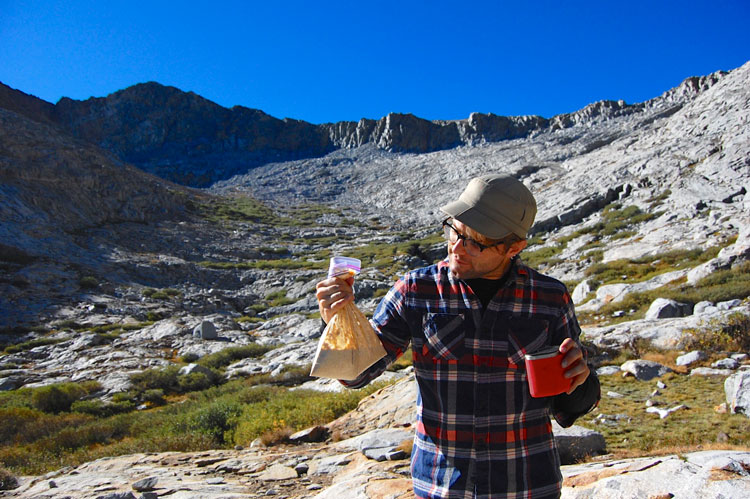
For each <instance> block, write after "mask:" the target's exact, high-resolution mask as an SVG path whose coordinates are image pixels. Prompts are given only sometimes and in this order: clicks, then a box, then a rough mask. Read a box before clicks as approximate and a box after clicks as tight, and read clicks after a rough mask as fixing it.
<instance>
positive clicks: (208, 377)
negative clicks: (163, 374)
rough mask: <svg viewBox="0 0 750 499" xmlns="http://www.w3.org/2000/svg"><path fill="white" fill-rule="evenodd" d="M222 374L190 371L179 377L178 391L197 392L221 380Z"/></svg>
mask: <svg viewBox="0 0 750 499" xmlns="http://www.w3.org/2000/svg"><path fill="white" fill-rule="evenodd" d="M220 379H221V376H220V375H215V374H206V373H190V374H183V375H182V376H178V377H177V389H176V391H177V392H178V393H187V392H195V391H198V390H205V389H207V388H211V387H212V386H214V385H216V384H218V383H219V382H220Z"/></svg>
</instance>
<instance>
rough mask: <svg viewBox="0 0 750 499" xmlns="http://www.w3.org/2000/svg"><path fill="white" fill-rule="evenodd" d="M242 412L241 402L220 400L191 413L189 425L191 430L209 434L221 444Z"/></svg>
mask: <svg viewBox="0 0 750 499" xmlns="http://www.w3.org/2000/svg"><path fill="white" fill-rule="evenodd" d="M240 413H241V408H240V405H239V404H237V403H228V402H226V401H218V402H215V403H212V404H210V405H209V406H208V407H205V408H202V409H200V410H199V411H197V412H196V413H194V414H193V415H191V417H190V420H189V426H190V429H191V430H193V431H197V432H198V433H202V434H205V435H208V436H210V437H211V438H212V439H213V440H214V441H215V442H216V443H217V444H219V445H221V444H223V443H225V433H226V432H227V431H228V430H230V428H231V427H232V424H231V421H232V420H233V419H234V418H236V417H237V416H238V415H239V414H240Z"/></svg>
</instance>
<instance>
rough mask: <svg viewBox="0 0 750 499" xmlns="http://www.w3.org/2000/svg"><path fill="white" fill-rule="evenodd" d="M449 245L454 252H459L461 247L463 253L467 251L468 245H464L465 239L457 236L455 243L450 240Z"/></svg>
mask: <svg viewBox="0 0 750 499" xmlns="http://www.w3.org/2000/svg"><path fill="white" fill-rule="evenodd" d="M448 246H449V247H450V249H451V251H452V252H454V253H457V252H458V251H459V249H460V251H461V253H466V246H465V245H464V240H463V239H461V238H457V239H456V242H455V243H452V242H450V241H448Z"/></svg>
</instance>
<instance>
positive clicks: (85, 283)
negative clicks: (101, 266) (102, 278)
mask: <svg viewBox="0 0 750 499" xmlns="http://www.w3.org/2000/svg"><path fill="white" fill-rule="evenodd" d="M78 285H79V286H80V287H81V288H83V289H95V288H97V287H99V281H97V280H96V277H92V276H84V277H81V278H80V279H79V280H78Z"/></svg>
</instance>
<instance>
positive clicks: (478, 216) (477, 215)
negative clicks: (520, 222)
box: [440, 200, 513, 239]
mask: <svg viewBox="0 0 750 499" xmlns="http://www.w3.org/2000/svg"><path fill="white" fill-rule="evenodd" d="M440 211H442V212H443V213H445V214H446V215H448V216H450V217H453V218H454V219H455V220H458V221H459V222H461V223H462V224H464V225H466V226H468V227H471V228H472V229H474V230H475V231H477V232H479V233H480V234H482V235H483V236H486V237H488V238H490V239H502V238H504V237H506V236H509V235H511V234H512V233H513V231H512V230H510V229H509V228H507V227H501V226H499V224H498V222H497V220H493V219H491V218H489V217H487V216H485V215H483V214H482V213H481V212H480V211H478V210H477V209H476V208H474V207H472V206H469V205H468V204H467V203H464V202H463V201H461V200H457V201H453V202H452V203H448V204H446V205H445V206H442V207H441V208H440Z"/></svg>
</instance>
